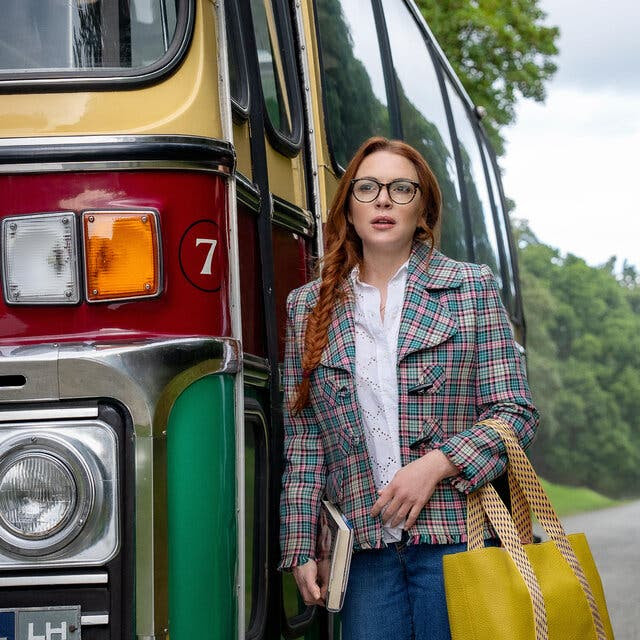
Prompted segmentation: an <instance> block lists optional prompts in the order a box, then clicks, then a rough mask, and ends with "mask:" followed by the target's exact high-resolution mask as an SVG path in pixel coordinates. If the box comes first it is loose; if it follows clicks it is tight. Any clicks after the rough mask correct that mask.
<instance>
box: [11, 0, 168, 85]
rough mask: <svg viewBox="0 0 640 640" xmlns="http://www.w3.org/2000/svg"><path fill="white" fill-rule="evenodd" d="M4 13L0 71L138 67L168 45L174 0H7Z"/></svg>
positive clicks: (145, 63)
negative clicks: (112, 0) (45, 0)
mask: <svg viewBox="0 0 640 640" xmlns="http://www.w3.org/2000/svg"><path fill="white" fill-rule="evenodd" d="M2 13H3V18H2V21H0V71H1V72H5V73H12V72H13V73H16V72H24V71H70V70H83V71H86V70H88V69H107V68H109V69H118V68H124V69H127V68H142V67H146V66H148V65H151V64H152V63H154V62H156V61H157V60H159V59H160V58H161V57H162V56H163V55H164V53H165V52H166V51H167V50H168V49H169V45H170V43H171V41H172V40H173V37H174V35H175V32H176V24H177V0H130V2H126V3H123V2H98V1H97V0H51V1H48V2H42V0H5V1H4V2H3V3H2ZM25 42H29V46H28V47H25V46H24V43H25Z"/></svg>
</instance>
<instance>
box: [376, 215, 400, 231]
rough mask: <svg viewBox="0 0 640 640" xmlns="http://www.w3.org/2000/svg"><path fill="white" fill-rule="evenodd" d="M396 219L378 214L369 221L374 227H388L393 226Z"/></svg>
mask: <svg viewBox="0 0 640 640" xmlns="http://www.w3.org/2000/svg"><path fill="white" fill-rule="evenodd" d="M395 223H396V221H395V220H394V219H393V218H387V217H386V216H378V217H377V218H374V219H373V220H372V221H371V226H372V227H373V228H374V229H389V228H391V227H393V225H394V224H395Z"/></svg>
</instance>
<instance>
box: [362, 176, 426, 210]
mask: <svg viewBox="0 0 640 640" xmlns="http://www.w3.org/2000/svg"><path fill="white" fill-rule="evenodd" d="M364 180H366V181H367V182H375V183H376V184H377V185H378V191H377V192H376V195H375V196H373V198H371V200H361V199H360V198H358V196H357V195H356V192H355V191H354V189H353V187H354V185H355V184H356V182H362V181H364ZM396 182H408V183H409V184H412V185H413V186H414V187H415V189H416V190H415V191H414V192H413V196H411V200H407V201H406V202H398V201H397V200H395V199H394V197H393V196H392V195H391V190H390V189H389V187H390V186H391V185H392V184H395V183H396ZM382 187H386V189H387V193H388V194H389V199H390V200H391V201H392V202H395V203H396V204H409V203H410V202H413V201H414V199H415V197H416V194H417V193H418V189H420V183H419V182H414V181H413V180H408V179H407V178H396V179H395V180H391V182H380V181H379V180H376V179H375V178H353V180H351V193H352V195H353V197H354V198H355V199H356V200H357V201H358V202H363V203H365V204H368V203H370V202H374V201H375V200H377V198H378V196H379V195H380V192H381V191H382Z"/></svg>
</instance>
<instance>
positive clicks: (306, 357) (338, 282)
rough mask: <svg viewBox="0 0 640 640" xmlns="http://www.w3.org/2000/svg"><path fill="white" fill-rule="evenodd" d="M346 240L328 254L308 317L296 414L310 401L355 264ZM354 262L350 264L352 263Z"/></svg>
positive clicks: (295, 402) (293, 407) (293, 405)
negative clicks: (338, 304)
mask: <svg viewBox="0 0 640 640" xmlns="http://www.w3.org/2000/svg"><path fill="white" fill-rule="evenodd" d="M348 253H349V252H348V251H347V250H346V248H345V245H344V243H343V242H341V243H339V244H338V245H337V250H336V251H333V252H331V253H330V254H327V255H325V258H324V262H323V267H322V279H321V282H320V291H319V294H318V302H317V303H316V305H315V307H314V308H313V309H312V310H311V312H310V313H309V315H308V317H307V326H306V331H305V336H304V353H303V356H302V381H301V382H300V384H299V385H298V388H297V393H296V397H295V400H294V402H293V404H292V406H291V409H292V410H293V412H294V413H298V412H300V411H302V409H304V407H305V406H306V405H307V403H308V402H309V381H310V376H311V373H312V372H313V371H314V369H316V367H317V366H318V364H319V363H320V358H321V357H322V352H323V351H324V349H325V347H326V346H327V342H328V339H329V334H328V330H329V324H330V323H331V320H332V318H333V312H334V309H335V305H336V302H339V301H341V299H342V297H343V295H344V290H343V284H344V281H345V279H346V277H347V276H348V274H349V272H350V271H351V268H352V267H353V262H355V261H354V260H349V258H348ZM350 262H351V263H352V264H349V263H350Z"/></svg>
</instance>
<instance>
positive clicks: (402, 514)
mask: <svg viewBox="0 0 640 640" xmlns="http://www.w3.org/2000/svg"><path fill="white" fill-rule="evenodd" d="M414 507H415V505H412V504H411V503H410V502H404V503H403V504H401V505H400V506H399V507H398V509H397V511H396V513H395V515H394V516H393V517H392V518H391V517H390V521H389V523H388V524H389V525H390V526H392V527H397V526H398V525H399V524H400V523H401V522H402V521H403V520H405V519H406V517H407V514H408V513H409V512H410V511H411V510H412V509H413V508H414ZM420 508H422V507H420ZM419 512H420V509H418V513H419Z"/></svg>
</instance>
